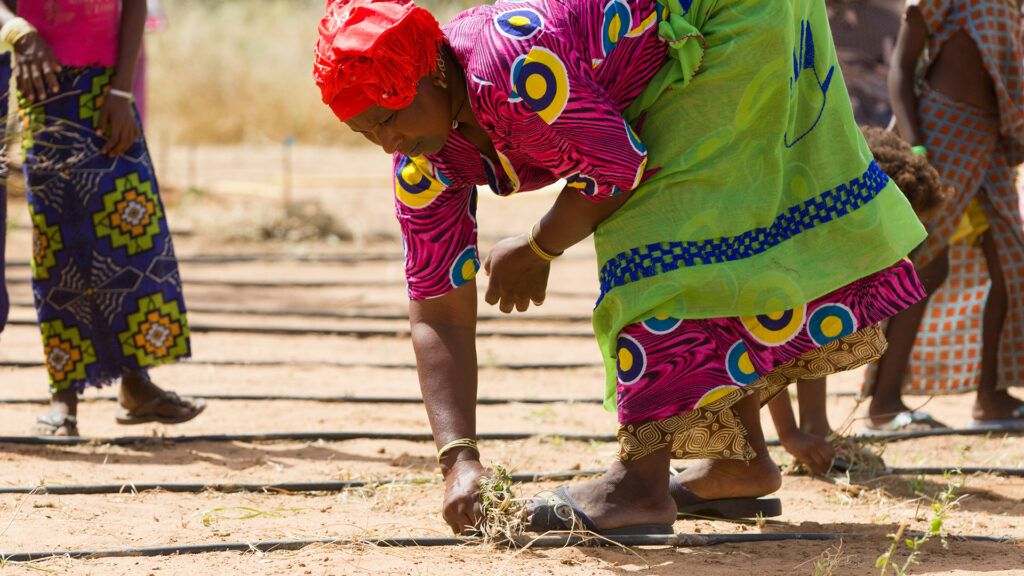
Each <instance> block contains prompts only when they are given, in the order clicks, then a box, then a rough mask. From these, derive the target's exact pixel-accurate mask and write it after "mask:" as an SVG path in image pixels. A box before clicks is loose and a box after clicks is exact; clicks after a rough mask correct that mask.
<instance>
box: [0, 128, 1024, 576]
mask: <svg viewBox="0 0 1024 576" xmlns="http://www.w3.org/2000/svg"><path fill="white" fill-rule="evenodd" d="M155 153H156V155H157V156H158V157H162V158H163V159H164V162H163V163H162V166H163V168H164V169H163V174H162V176H163V180H164V183H165V184H170V185H173V186H170V185H169V186H167V190H168V194H167V196H168V199H169V203H170V204H172V206H171V207H170V218H171V223H172V226H173V227H175V228H176V229H177V230H178V231H179V232H180V234H179V235H178V236H177V238H176V245H177V248H178V252H179V255H181V256H182V257H183V258H185V262H184V263H183V264H182V276H183V278H184V280H185V283H186V296H187V299H188V304H189V306H190V308H191V309H192V311H191V313H190V322H191V324H192V325H193V326H195V327H196V328H197V331H196V333H195V335H194V339H193V347H194V351H195V355H194V361H192V362H190V363H184V364H180V365H175V366H167V367H163V368H160V369H159V370H156V371H154V373H153V375H154V377H155V378H156V379H157V380H158V381H159V382H160V383H161V384H162V385H164V386H166V387H169V388H172V389H174V390H177V391H179V392H182V393H185V394H195V395H200V396H201V395H204V394H238V393H245V394H302V395H310V396H341V395H350V396H364V397H365V396H389V397H409V396H415V395H416V393H417V387H416V375H415V372H414V371H413V370H412V369H411V368H409V367H408V366H409V365H410V364H411V363H412V362H413V355H412V350H411V346H410V344H409V342H408V339H407V337H405V336H403V335H401V333H402V331H403V330H404V329H405V328H406V323H405V322H404V321H403V320H401V315H402V314H403V312H404V310H405V294H404V290H403V286H402V270H401V262H400V250H399V248H398V247H399V244H398V243H397V241H396V240H395V234H396V227H395V225H394V223H393V222H392V219H391V217H390V211H391V206H390V198H389V194H388V192H387V189H388V185H389V184H388V180H387V177H386V175H387V173H388V159H387V158H386V157H384V158H382V157H380V156H378V155H377V154H373V153H369V152H366V151H363V150H348V151H346V150H330V149H310V148H302V149H299V150H297V151H296V157H295V166H296V173H295V175H293V177H292V186H293V189H292V192H293V195H294V197H296V198H298V199H302V200H318V201H320V202H321V205H322V207H323V210H324V211H325V212H326V213H329V214H331V215H332V216H333V217H334V218H335V219H336V220H337V221H338V222H340V223H342V224H344V225H345V226H347V227H348V228H349V229H350V230H352V231H353V233H354V240H353V241H352V242H351V243H331V242H318V243H301V244H300V243H260V242H256V241H253V240H245V239H244V238H246V230H247V227H249V226H251V225H252V222H254V221H256V220H259V219H260V218H263V217H264V216H266V215H267V214H272V213H273V212H275V211H276V210H278V209H279V204H278V203H277V199H278V198H279V196H280V194H281V173H280V166H281V164H280V163H279V162H277V160H279V154H280V150H279V149H277V148H266V149H233V148H202V149H198V150H197V151H195V152H190V151H188V150H187V149H182V150H178V149H176V150H165V151H161V150H155ZM353 167H358V170H356V169H353ZM299 174H301V177H300V176H299ZM189 187H193V188H196V189H198V190H199V192H191V193H189V192H182V190H186V189H188V188H189ZM550 200H551V195H550V193H545V192H541V193H537V194H529V195H524V196H523V197H521V198H513V199H507V200H500V199H497V198H492V197H488V196H486V195H484V196H482V197H481V206H480V222H481V227H482V234H481V238H482V244H483V248H485V249H486V247H487V246H489V245H490V244H492V243H493V242H494V241H495V240H496V239H497V238H500V237H501V236H503V235H506V234H514V233H518V232H520V231H522V230H525V229H526V226H528V225H529V224H530V223H531V222H532V221H533V220H534V219H535V218H536V217H537V216H538V215H539V214H540V212H541V211H542V210H543V209H544V207H545V204H546V203H547V202H550ZM498 202H501V203H500V204H498ZM24 212H25V208H24V205H23V203H21V202H20V201H17V200H13V199H12V202H11V213H12V219H13V221H14V226H13V229H12V230H11V233H10V243H9V247H8V258H9V260H11V261H12V266H11V267H10V268H9V269H8V274H9V277H10V279H11V284H10V287H9V288H10V291H11V295H12V298H13V300H14V302H15V304H16V305H15V307H14V309H13V311H12V319H13V320H15V323H14V324H13V325H11V326H9V327H8V329H7V331H5V332H4V334H3V338H2V341H0V361H7V362H9V361H28V362H34V361H38V360H39V359H41V356H42V351H41V346H40V342H39V337H38V332H37V331H36V329H35V328H34V327H33V326H32V325H31V320H32V318H33V311H32V309H31V306H30V299H31V293H30V289H29V286H28V284H27V278H28V268H27V267H25V266H24V265H22V262H24V260H25V259H26V258H27V257H28V255H29V254H30V237H29V233H28V231H27V229H26V228H25V223H26V220H27V218H26V217H25V214H24ZM214 254H250V255H258V256H261V257H263V259H261V260H257V261H251V262H231V263H222V264H211V263H203V262H201V261H197V260H195V257H203V256H205V257H209V256H210V255H214ZM351 254H375V255H380V256H382V257H383V258H382V259H378V260H373V261H357V262H337V261H321V262H311V261H303V260H301V258H304V257H310V256H313V257H318V258H322V259H323V258H327V259H328V260H329V258H330V257H334V256H342V255H351ZM268 256H274V258H267V257H268ZM225 282H233V283H235V284H234V285H233V286H231V285H225V284H224V283H225ZM485 282H486V279H485V278H484V279H482V283H485ZM282 283H285V284H287V285H284V286H274V284H282ZM295 283H319V284H318V285H315V286H313V287H298V286H296V285H295ZM594 286H595V272H594V263H593V254H592V250H591V249H590V248H589V247H581V248H578V249H574V250H573V251H572V252H571V253H570V254H569V255H568V256H567V257H566V258H564V259H563V260H560V261H559V262H557V263H556V264H555V267H554V272H553V275H552V280H551V287H552V295H551V296H550V297H549V299H548V302H547V303H546V304H545V305H544V306H543V307H542V308H541V309H539V310H536V311H531V312H530V313H529V314H528V315H526V316H525V317H523V318H511V319H510V318H499V317H498V316H497V315H495V314H494V313H493V311H491V310H489V309H488V310H483V314H485V315H486V318H485V320H483V321H482V322H481V330H482V331H487V332H488V333H490V334H491V335H489V336H484V337H481V339H480V342H479V356H480V361H481V365H482V366H483V369H482V371H481V378H480V388H481V390H480V395H481V396H482V397H489V398H521V399H522V398H549V399H576V400H585V399H594V398H596V397H597V396H598V395H599V394H600V391H601V387H602V384H601V382H602V380H601V379H602V369H601V367H600V366H599V365H598V364H597V359H598V358H597V349H596V346H595V344H594V343H593V340H592V339H591V338H589V337H587V333H588V330H589V324H588V323H587V322H586V321H585V320H584V318H585V317H586V315H587V313H588V312H589V310H590V308H591V306H592V302H593V299H594V297H595V295H596V292H595V289H594ZM283 310H289V311H293V312H297V313H298V314H294V315H286V314H273V315H271V314H269V312H271V311H283ZM260 311H262V312H263V313H260ZM243 312H245V313H243ZM309 312H314V313H315V312H320V313H323V312H326V313H330V314H344V313H359V314H362V315H363V316H364V317H360V318H338V317H329V316H327V315H324V316H319V317H317V316H312V317H311V316H309V315H302V314H301V313H309ZM373 315H378V316H383V318H373V317H372V316H373ZM201 326H203V327H206V329H203V330H199V328H200V327H201ZM218 326H220V327H235V328H238V327H261V328H317V329H328V330H339V331H344V330H371V331H377V332H378V335H376V336H372V337H357V336H352V335H344V334H341V335H323V334H321V335H281V334H269V335H268V334H254V333H246V332H228V331H223V330H216V329H215V328H216V327H218ZM388 331H394V332H397V333H399V334H400V335H398V336H395V335H389V334H388ZM517 332H518V333H522V332H531V333H535V334H534V335H532V336H527V337H522V336H520V337H511V336H507V335H502V334H508V333H517ZM537 332H540V334H536V333H537ZM222 361H240V362H246V361H248V362H252V361H259V362H264V363H265V362H267V361H277V362H278V364H277V365H272V366H270V365H258V366H246V365H244V364H241V365H236V366H224V365H215V364H211V363H216V362H222ZM557 363H572V364H575V365H578V367H575V368H571V369H543V368H533V369H525V370H512V369H510V368H509V365H510V364H542V365H543V364H557ZM382 365H389V366H390V367H382ZM0 382H2V384H3V385H2V386H0V436H5V435H18V434H23V433H25V432H26V431H27V430H28V429H29V428H30V427H31V425H32V423H33V421H34V418H35V417H36V416H37V415H39V414H40V413H41V412H42V410H43V406H42V405H40V404H14V403H4V400H11V399H24V398H37V399H41V398H43V397H44V396H45V372H44V370H43V369H42V368H41V367H38V366H34V367H33V366H29V367H23V368H9V367H8V368H0ZM858 386H859V375H858V374H849V375H844V376H843V377H840V378H835V379H833V382H832V383H831V385H830V390H831V391H833V392H846V393H850V392H855V391H856V390H857V389H858ZM110 392H111V391H110V390H103V391H98V392H97V391H90V392H89V393H88V394H86V400H87V402H85V403H84V404H83V405H82V407H81V411H80V421H81V428H82V432H83V433H84V434H86V435H89V436H101V437H102V436H116V435H128V434H132V435H154V436H162V435H178V434H183V435H193V434H207V433H260V432H300V431H302V432H308V431H394V432H424V431H427V430H429V428H428V426H427V421H426V417H425V415H424V413H423V409H422V407H421V406H419V405H416V404H352V403H337V402H335V403H327V402H317V401H310V400H288V401H275V402H269V401H259V400H253V401H227V400H220V401H211V403H210V406H209V408H208V410H207V411H206V413H205V414H204V415H203V416H202V417H201V418H199V419H197V420H196V421H194V422H190V423H187V424H184V425H181V426H176V427H164V426H157V425H147V426H139V427H135V428H124V427H119V426H117V425H116V424H115V423H114V420H113V412H114V409H115V407H116V406H115V404H114V403H113V402H110V401H108V400H102V399H98V398H100V397H105V396H108V395H109V394H110ZM915 401H919V402H921V403H924V402H925V401H926V399H923V398H922V399H915ZM927 409H928V410H929V411H931V412H932V413H933V414H935V415H936V416H937V417H939V418H940V419H943V420H946V421H948V422H950V423H952V424H954V425H964V424H966V422H967V420H968V418H969V399H968V398H963V397H950V398H936V399H933V400H931V401H930V402H929V403H928V408H927ZM862 413H863V407H858V406H857V404H856V401H855V399H854V398H853V397H851V396H849V395H846V396H837V397H833V398H831V399H830V416H831V418H832V421H833V423H834V424H835V425H838V424H840V423H842V422H843V421H844V420H845V419H846V418H847V417H848V416H850V417H852V418H853V420H852V427H853V430H858V429H860V428H861V427H862V426H861V422H860V420H858V419H857V418H858V417H859V416H861V415H862ZM479 415H480V416H479V421H480V425H479V429H480V431H481V432H533V433H539V434H547V435H550V437H546V438H537V439H532V440H524V441H514V442H485V443H484V444H483V452H484V455H485V459H486V460H487V461H490V462H502V463H505V464H506V465H508V466H510V467H511V468H513V469H514V471H519V472H542V471H549V472H550V471H556V470H575V469H579V470H588V469H594V468H600V467H603V466H605V465H607V463H608V462H609V460H610V458H611V456H612V454H613V453H614V449H615V447H614V445H613V444H609V443H583V442H574V441H566V440H564V439H561V438H559V435H560V434H567V433H590V434H611V433H613V432H614V425H615V423H614V417H613V416H612V415H610V414H608V413H606V412H604V411H603V410H602V409H601V408H600V407H599V406H598V405H596V404H593V403H573V404H567V403H553V404H540V405H538V404H523V403H511V404H502V405H494V406H483V407H481V408H480V409H479ZM765 416H767V415H765ZM765 426H766V428H767V429H768V435H769V436H773V435H774V432H773V431H772V429H771V423H770V421H769V420H768V419H767V417H766V418H765ZM0 450H2V452H0V486H2V487H13V486H32V485H37V484H40V483H45V484H91V483H115V484H124V485H125V486H126V489H125V491H124V492H123V493H121V494H116V495H87V496H53V495H39V494H36V495H9V494H4V495H0V552H23V551H35V550H51V549H83V548H92V549H95V548H114V547H124V546H156V545H167V544H198V543H210V542H254V541H263V540H276V539H312V538H335V537H337V538H363V537H373V536H395V537H397V536H445V535H447V534H448V531H447V528H446V527H445V525H444V524H443V522H442V521H441V519H440V517H439V515H438V513H437V511H438V508H439V505H440V497H441V494H442V486H441V484H440V483H439V482H438V478H437V476H436V473H435V466H434V462H433V448H432V446H430V445H428V444H426V443H421V442H407V441H386V442H371V441H366V440H355V441H347V442H320V441H314V442H277V443H241V442H200V443H177V444H175V443H145V444H139V445H135V446H126V447H115V446H110V445H102V444H100V445H86V446H76V447H52V446H50V447H44V446H24V445H13V444H7V445H4V446H2V448H0ZM777 454H778V456H779V459H780V461H783V462H785V461H788V457H787V456H785V455H784V454H783V453H782V452H778V453H777ZM885 458H886V460H887V462H888V463H889V464H890V465H895V466H949V467H955V466H979V467H1016V468H1020V467H1024V443H1022V441H1021V437H1020V436H1019V435H1018V436H1009V437H1007V436H991V437H941V438H926V439H919V440H912V441H906V442H898V443H891V444H890V445H888V446H886V447H885ZM339 479H364V480H381V479H399V480H403V481H402V482H399V483H396V484H391V485H387V486H380V487H377V488H375V489H365V490H351V491H347V492H343V493H338V494H323V493H320V494H313V495H305V494H293V495H283V494H274V493H262V494H243V493H215V492H206V493H200V494H175V493H166V492H143V493H135V492H133V491H132V489H131V487H130V486H131V484H132V483H141V482H205V483H232V482H256V483H274V482H289V481H321V480H339ZM964 480H965V486H964V488H963V489H962V490H961V493H962V494H965V495H966V496H967V497H966V498H965V499H964V500H962V502H961V503H960V505H959V506H958V508H956V509H955V510H954V511H953V512H951V513H950V514H949V515H948V517H947V519H946V529H947V530H948V531H949V533H951V534H965V535H988V536H1008V537H1012V538H1016V539H1018V541H1019V540H1021V539H1024V502H1022V501H1024V478H1019V477H1018V478H1003V477H998V476H993V475H978V476H971V477H967V478H965V479H964ZM947 483H948V480H947V479H945V478H943V477H942V476H926V477H914V476H899V477H895V476H893V477H881V478H875V479H859V480H858V479H855V480H854V485H855V488H853V489H850V488H847V487H844V486H842V485H841V483H839V484H837V483H836V482H835V481H826V480H822V479H814V478H809V477H801V476H788V477H787V478H786V480H785V482H784V485H783V488H782V490H781V492H780V496H781V497H782V498H783V502H784V515H783V516H782V517H781V518H779V519H778V520H777V521H771V522H768V523H766V524H765V525H763V526H761V527H758V526H757V525H743V524H729V523H722V522H709V521H703V520H683V521H679V522H677V524H676V530H677V531H678V532H686V533H697V532H699V533H702V534H708V533H713V534H719V533H725V534H734V533H757V532H764V533H775V532H828V533H837V534H843V535H844V539H843V541H842V543H841V544H840V542H838V541H833V542H778V543H758V544H729V545H720V546H714V547H706V548H681V549H666V548H645V549H637V550H620V549H581V548H578V549H562V550H545V551H537V552H534V551H527V552H521V553H518V554H515V553H512V552H508V551H505V550H499V549H492V548H487V547H479V546H468V547H463V548H458V549H456V548H430V549H427V548H423V549H408V548H405V549H399V548H380V547H372V546H367V545H347V546H341V545H317V546H313V547H310V548H306V549H303V550H300V551H294V552H271V553H215V554H204V555H196V556H180V557H164V558H106V559H92V560H70V559H53V560H46V561H41V562H38V563H36V564H33V565H25V564H12V563H8V564H6V565H0V571H4V572H10V573H12V574H20V573H26V574H27V573H35V572H36V571H37V569H43V570H48V571H53V572H54V573H59V574H132V575H134V574H155V575H170V574H240V573H250V574H275V575H277V574H287V575H291V574H296V575H300V574H315V575H323V574H338V575H340V574H371V573H372V574H452V573H455V574H464V573H484V574H567V575H584V574H618V573H642V574H680V573H689V572H691V571H692V572H696V573H700V574H739V573H743V572H745V571H749V570H751V569H754V570H757V571H758V572H759V573H763V574H814V573H815V570H816V563H817V561H818V560H819V559H822V558H824V557H825V556H826V555H831V556H835V557H837V558H838V560H837V561H836V562H835V565H834V566H833V568H832V569H833V571H832V572H831V573H834V574H872V573H877V570H876V569H874V568H873V565H874V561H875V559H876V558H877V557H878V555H879V554H880V553H881V552H882V551H883V550H884V549H885V548H886V547H887V545H888V540H887V538H886V534H888V533H890V532H892V531H893V530H894V529H895V527H896V525H897V524H898V523H900V522H904V521H905V522H907V523H909V525H910V527H911V528H912V529H924V528H925V527H926V526H927V524H928V522H929V521H930V520H931V512H930V510H929V507H928V498H930V497H933V496H934V495H935V494H937V493H939V492H941V491H942V490H943V489H944V488H945V487H946V485H947ZM553 485H554V484H552V483H541V484H530V485H524V486H521V487H520V489H519V490H520V493H521V494H522V495H524V496H528V495H530V494H531V493H533V492H534V491H537V490H540V489H542V488H546V487H550V486H553ZM919 558H920V561H921V563H920V564H918V565H916V566H914V567H913V568H912V570H911V572H912V573H915V574H977V573H985V574H988V573H992V574H1024V548H1022V547H1021V546H1020V545H1019V544H996V543H978V542H961V541H952V540H951V541H950V542H949V544H948V548H943V547H942V546H941V545H940V544H939V543H938V542H934V543H929V544H928V545H927V546H926V547H925V549H924V551H923V552H922V553H921V554H920V556H919ZM819 573H828V572H819Z"/></svg>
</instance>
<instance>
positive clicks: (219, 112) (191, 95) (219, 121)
mask: <svg viewBox="0 0 1024 576" xmlns="http://www.w3.org/2000/svg"><path fill="white" fill-rule="evenodd" d="M479 3H480V2H478V1H477V2H474V1H471V0H423V1H421V2H419V4H420V5H422V6H424V7H426V8H428V9H430V11H431V12H433V13H434V15H435V16H436V17H437V19H438V21H440V22H442V23H444V22H447V21H448V20H449V19H450V18H451V17H452V16H454V15H455V14H456V13H457V12H458V11H460V10H463V9H465V8H467V7H469V6H471V5H473V4H479ZM163 7H164V11H165V13H166V16H167V23H168V25H167V27H166V28H165V29H163V30H161V31H158V32H153V33H149V34H147V38H146V59H147V62H146V69H147V70H146V73H147V122H146V123H147V126H146V131H147V134H148V135H149V137H150V139H157V138H159V139H160V140H164V141H170V142H172V143H175V144H197V143H204V144H213V143H220V144H230V143H249V144H263V143H270V142H281V141H283V140H285V139H286V138H288V137H294V138H295V139H296V140H297V141H298V142H301V143H306V144H317V145H332V144H348V143H354V142H357V141H358V140H357V139H356V138H355V137H354V136H352V135H351V134H349V133H348V131H346V130H343V129H342V128H343V127H341V126H340V125H339V124H338V122H337V120H335V119H334V116H333V115H332V114H331V112H330V110H329V109H328V108H327V107H326V106H324V105H323V104H322V103H321V102H320V93H319V90H317V88H316V85H315V84H314V83H313V78H312V68H313V45H314V43H315V41H316V30H317V24H318V23H319V22H320V18H321V16H322V15H323V11H324V0H172V1H169V2H163Z"/></svg>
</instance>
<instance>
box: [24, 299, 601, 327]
mask: <svg viewBox="0 0 1024 576" xmlns="http://www.w3.org/2000/svg"><path fill="white" fill-rule="evenodd" d="M11 306H15V307H22V308H32V309H33V310H34V306H35V304H34V303H32V302H30V301H27V300H15V301H12V302H11ZM188 311H189V312H196V313H201V314H222V315H237V316H272V317H294V318H321V319H328V320H379V321H386V320H401V321H408V320H409V313H408V312H383V311H365V310H351V311H345V312H337V311H329V310H324V311H317V310H290V309H287V308H234V307H227V308H225V307H219V306H201V305H200V306H195V305H191V304H190V305H189V307H188ZM592 319H593V318H592V317H591V316H589V315H586V314H525V315H518V316H514V317H510V316H509V315H507V314H480V315H479V316H477V321H479V322H492V321H499V322H500V321H509V320H514V321H515V322H517V323H518V322H529V323H538V322H553V323H562V324H565V323H584V324H587V325H589V324H590V322H591V320H592Z"/></svg>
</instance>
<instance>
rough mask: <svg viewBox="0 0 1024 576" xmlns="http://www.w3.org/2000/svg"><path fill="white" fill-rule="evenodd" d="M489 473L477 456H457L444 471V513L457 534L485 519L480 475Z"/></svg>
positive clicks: (446, 520)
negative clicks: (482, 508)
mask: <svg viewBox="0 0 1024 576" xmlns="http://www.w3.org/2000/svg"><path fill="white" fill-rule="evenodd" d="M486 475H487V469H486V468H484V467H483V465H482V464H480V461H479V460H476V459H465V460H456V461H455V463H454V464H452V467H451V468H450V469H448V471H447V473H446V474H445V477H444V505H443V508H442V514H443V515H444V520H445V522H447V523H448V525H449V526H451V528H452V531H453V532H455V533H456V534H463V533H466V532H469V531H471V530H472V529H473V528H476V527H477V526H479V525H480V521H481V520H483V512H482V510H481V508H480V479H481V478H483V477H484V476H486Z"/></svg>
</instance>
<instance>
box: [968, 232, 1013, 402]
mask: <svg viewBox="0 0 1024 576" xmlns="http://www.w3.org/2000/svg"><path fill="white" fill-rule="evenodd" d="M981 248H982V251H983V252H984V253H985V264H986V265H987V266H988V273H989V278H990V280H991V282H992V284H991V287H990V288H989V292H988V299H987V300H986V301H985V311H984V316H983V320H982V332H981V383H980V384H979V386H978V394H977V397H976V398H975V400H974V408H973V410H972V413H973V414H972V415H973V417H974V419H975V420H1000V419H1004V418H1011V417H1012V416H1013V412H1014V410H1016V408H1017V407H1018V406H1019V405H1020V400H1017V399H1016V398H1014V397H1013V396H1010V394H1009V393H1008V392H1007V391H1005V390H998V384H999V348H1000V341H1001V338H1002V333H1003V324H1004V322H1005V320H1006V312H1007V308H1008V304H1009V296H1008V293H1007V289H1006V278H1005V276H1004V275H1003V267H1002V264H1001V263H1000V261H999V251H998V248H997V247H996V242H995V239H994V238H993V236H992V232H991V231H989V232H987V233H986V234H985V235H984V236H983V237H982V243H981Z"/></svg>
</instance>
